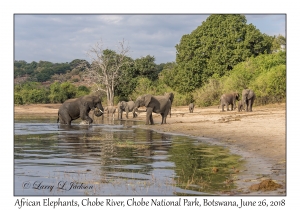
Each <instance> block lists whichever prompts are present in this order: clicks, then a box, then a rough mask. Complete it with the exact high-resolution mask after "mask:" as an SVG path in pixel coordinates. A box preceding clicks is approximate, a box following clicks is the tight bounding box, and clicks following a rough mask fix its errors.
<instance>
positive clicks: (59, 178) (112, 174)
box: [14, 116, 242, 196]
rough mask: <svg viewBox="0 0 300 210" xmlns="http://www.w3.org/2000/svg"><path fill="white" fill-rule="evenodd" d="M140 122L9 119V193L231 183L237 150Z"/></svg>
mask: <svg viewBox="0 0 300 210" xmlns="http://www.w3.org/2000/svg"><path fill="white" fill-rule="evenodd" d="M141 123H144V122H137V121H130V120H122V121H119V120H114V121H113V120H112V119H104V121H101V122H100V123H98V124H93V125H79V123H78V122H74V124H72V125H71V126H61V125H58V124H57V123H56V119H55V118H53V117H45V116H43V118H42V117H40V118H38V117H34V118H30V117H26V118H25V119H24V118H15V123H14V195H24V196H25V195H67V196H69V195H105V196H109V195H144V196H147V195H165V196H167V195H179V196H182V195H216V194H219V193H221V192H223V191H229V190H232V189H234V188H235V187H236V186H235V185H234V182H231V181H228V180H232V179H233V176H234V174H233V168H239V167H241V166H242V162H241V157H240V156H237V155H233V154H230V153H229V151H228V150H226V149H224V148H223V147H220V146H215V145H211V144H207V143H203V142H202V141H201V139H200V138H190V137H187V136H180V135H171V134H166V133H158V132H155V131H152V130H147V129H141V128H139V125H140V124H141Z"/></svg>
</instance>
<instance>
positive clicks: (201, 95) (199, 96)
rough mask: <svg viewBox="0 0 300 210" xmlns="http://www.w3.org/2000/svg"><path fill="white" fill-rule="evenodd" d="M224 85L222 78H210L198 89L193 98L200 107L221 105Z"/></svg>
mask: <svg viewBox="0 0 300 210" xmlns="http://www.w3.org/2000/svg"><path fill="white" fill-rule="evenodd" d="M222 89H223V85H222V83H221V79H220V78H210V79H209V80H208V82H207V83H206V84H205V85H204V86H203V87H202V88H200V89H197V90H196V91H195V92H194V94H193V96H194V98H195V104H196V105H198V106H212V105H214V104H217V103H219V101H220V96H221V95H222V94H223V92H222Z"/></svg>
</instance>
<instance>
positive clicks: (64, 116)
mask: <svg viewBox="0 0 300 210" xmlns="http://www.w3.org/2000/svg"><path fill="white" fill-rule="evenodd" d="M71 121H72V119H71V117H70V115H69V114H68V113H67V112H63V113H61V114H60V115H59V122H60V124H65V125H71Z"/></svg>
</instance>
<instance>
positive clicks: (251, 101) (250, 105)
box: [249, 99, 253, 112]
mask: <svg viewBox="0 0 300 210" xmlns="http://www.w3.org/2000/svg"><path fill="white" fill-rule="evenodd" d="M252 104H253V100H252V99H250V100H249V112H252Z"/></svg>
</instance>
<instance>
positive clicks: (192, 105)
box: [189, 103, 195, 113]
mask: <svg viewBox="0 0 300 210" xmlns="http://www.w3.org/2000/svg"><path fill="white" fill-rule="evenodd" d="M194 108H195V104H194V103H190V104H189V111H190V113H193V112H194Z"/></svg>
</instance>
